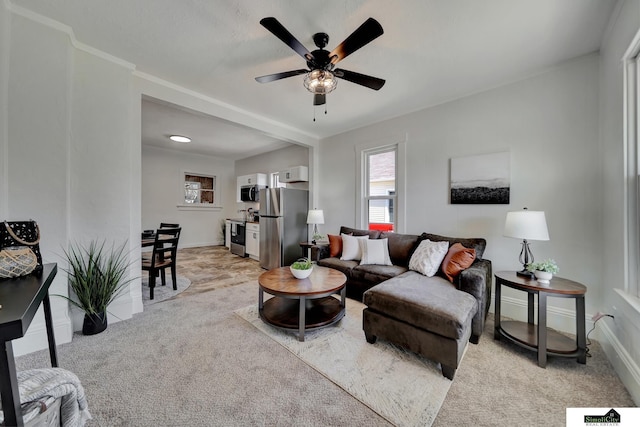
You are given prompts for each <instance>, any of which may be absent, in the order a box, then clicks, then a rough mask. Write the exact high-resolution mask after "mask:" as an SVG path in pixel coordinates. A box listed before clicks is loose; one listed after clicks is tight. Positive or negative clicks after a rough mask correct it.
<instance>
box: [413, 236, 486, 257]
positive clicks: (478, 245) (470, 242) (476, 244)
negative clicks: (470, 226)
mask: <svg viewBox="0 0 640 427" xmlns="http://www.w3.org/2000/svg"><path fill="white" fill-rule="evenodd" d="M420 238H421V239H423V240H424V239H429V240H431V241H432V242H442V241H447V242H449V246H451V245H453V244H454V243H460V244H461V245H462V246H464V247H466V248H472V249H475V250H476V258H477V259H482V254H484V249H485V248H486V247H487V241H486V240H485V239H482V238H470V239H465V238H458V237H447V236H439V235H437V234H429V233H422V235H420Z"/></svg>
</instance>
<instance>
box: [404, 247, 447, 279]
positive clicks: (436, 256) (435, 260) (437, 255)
mask: <svg viewBox="0 0 640 427" xmlns="http://www.w3.org/2000/svg"><path fill="white" fill-rule="evenodd" d="M448 250H449V243H448V242H432V241H431V240H429V239H427V240H423V241H422V242H420V244H419V245H418V247H417V248H416V250H415V251H414V252H413V255H411V259H410V260H409V269H410V270H414V271H418V272H420V273H422V274H424V275H425V276H428V277H431V276H433V275H434V274H436V273H437V272H438V269H439V268H440V264H441V263H442V260H443V259H444V257H445V255H447V251H448Z"/></svg>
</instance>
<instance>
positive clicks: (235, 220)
mask: <svg viewBox="0 0 640 427" xmlns="http://www.w3.org/2000/svg"><path fill="white" fill-rule="evenodd" d="M227 221H233V222H246V223H248V224H260V221H246V220H244V219H242V218H227Z"/></svg>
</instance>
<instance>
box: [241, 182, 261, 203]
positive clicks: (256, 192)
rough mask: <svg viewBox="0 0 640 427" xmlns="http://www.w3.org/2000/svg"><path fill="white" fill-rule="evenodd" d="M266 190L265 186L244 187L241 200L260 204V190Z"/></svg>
mask: <svg viewBox="0 0 640 427" xmlns="http://www.w3.org/2000/svg"><path fill="white" fill-rule="evenodd" d="M263 188H266V187H265V186H264V185H243V186H242V187H240V200H242V201H243V202H259V201H260V190H261V189H263Z"/></svg>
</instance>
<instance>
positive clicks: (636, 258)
mask: <svg viewBox="0 0 640 427" xmlns="http://www.w3.org/2000/svg"><path fill="white" fill-rule="evenodd" d="M639 54H640V41H639V40H638V37H637V36H636V39H635V40H634V42H633V43H632V45H631V47H630V48H629V50H628V51H627V53H626V54H625V67H624V83H625V105H624V118H625V123H624V138H625V162H626V165H625V169H626V171H625V186H626V194H625V202H626V212H625V214H626V224H625V227H626V248H625V255H626V256H625V263H626V276H627V277H626V280H625V282H626V283H625V289H624V291H625V292H626V293H627V294H629V295H631V296H634V297H640V274H639V271H638V270H639V268H640V207H639V205H640V195H639V194H638V192H639V191H640V175H639V174H640V159H639V157H638V156H639V153H640V150H639V146H638V126H639V124H640V120H639V118H638V99H639V98H640V96H639V92H638V91H639V90H640V84H639V83H640V76H639V75H638V73H640V55H639Z"/></svg>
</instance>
